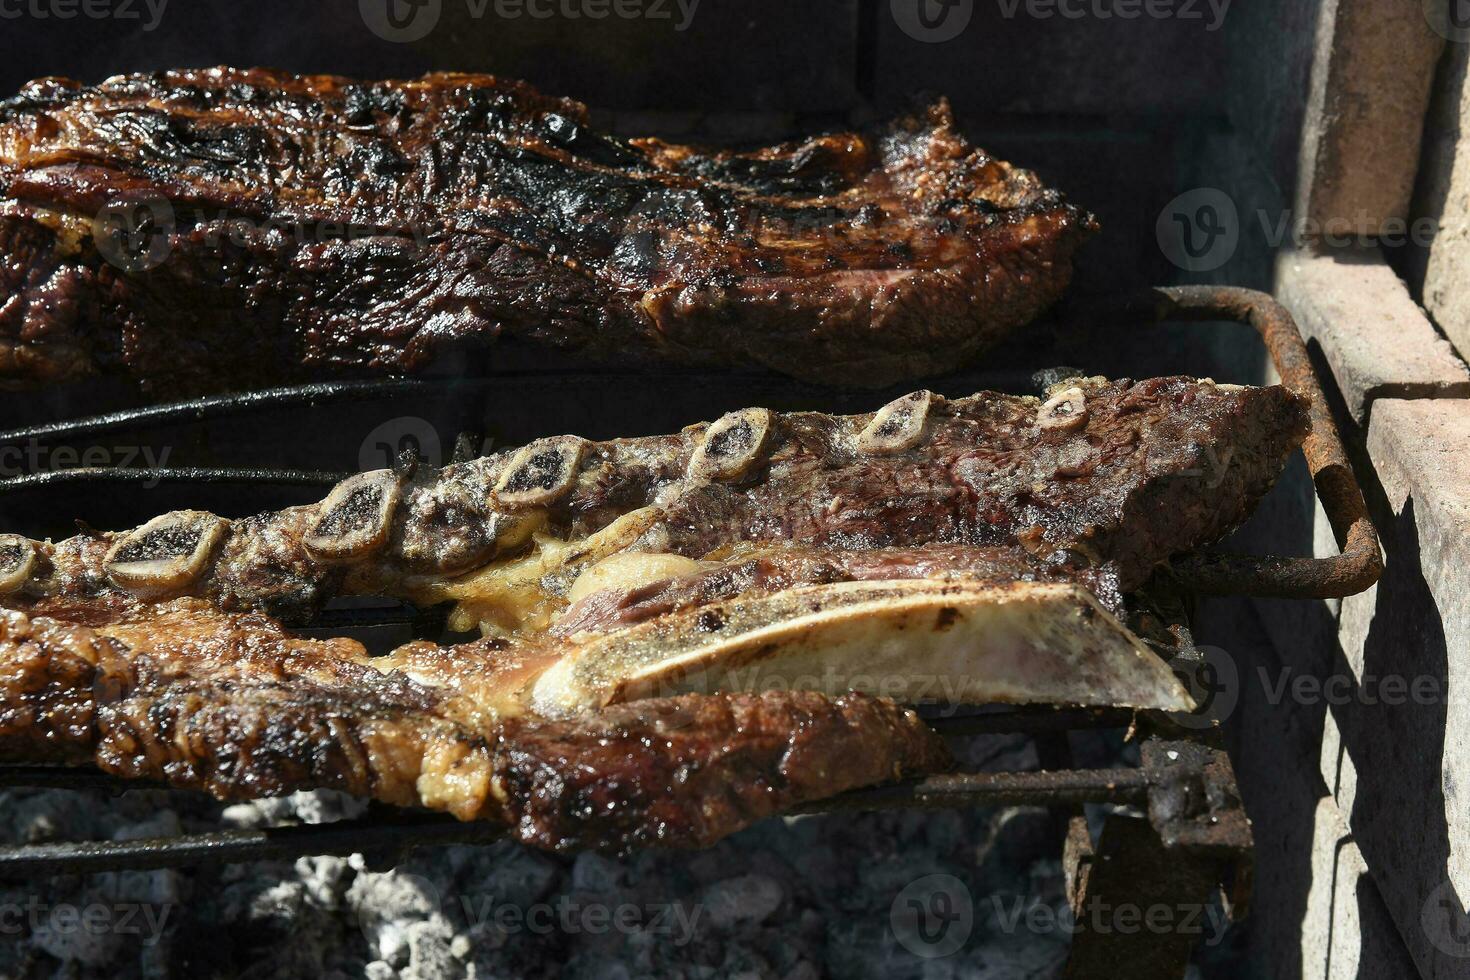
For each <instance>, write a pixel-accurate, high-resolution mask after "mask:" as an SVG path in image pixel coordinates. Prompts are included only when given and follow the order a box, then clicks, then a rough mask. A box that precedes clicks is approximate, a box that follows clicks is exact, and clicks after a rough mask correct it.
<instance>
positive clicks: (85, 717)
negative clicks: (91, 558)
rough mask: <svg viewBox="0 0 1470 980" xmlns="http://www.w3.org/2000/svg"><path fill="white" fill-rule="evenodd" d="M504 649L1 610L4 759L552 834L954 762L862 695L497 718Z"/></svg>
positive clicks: (195, 612) (644, 704) (753, 815)
mask: <svg viewBox="0 0 1470 980" xmlns="http://www.w3.org/2000/svg"><path fill="white" fill-rule="evenodd" d="M501 653H503V651H498V650H495V649H493V645H490V646H489V647H487V645H486V644H467V645H465V646H463V647H454V648H443V649H440V648H432V647H429V646H428V645H425V644H419V645H415V646H413V647H411V648H407V649H405V650H404V651H400V652H399V653H398V654H395V655H394V657H392V658H390V660H389V661H387V662H385V663H384V664H383V665H381V666H377V665H374V664H373V663H372V662H371V661H369V660H368V659H367V658H366V657H365V656H364V655H363V652H362V650H361V648H360V647H358V646H357V645H356V644H354V643H352V642H350V641H345V640H335V641H325V642H322V641H306V640H299V639H292V638H290V637H288V636H286V635H285V634H283V633H282V632H281V631H280V630H279V628H277V627H275V625H274V624H272V623H270V622H269V621H268V620H265V619H263V618H261V617H258V616H222V615H220V614H217V613H212V612H210V611H209V610H207V609H204V608H203V607H201V606H200V605H199V604H198V603H197V602H196V603H188V602H185V603H182V604H178V605H176V606H175V607H173V608H170V609H163V610H155V611H154V612H153V613H152V614H150V615H149V616H147V617H144V618H142V619H140V620H137V621H134V622H126V623H122V624H117V625H114V626H113V627H110V628H109V629H107V630H105V631H101V630H93V629H90V628H88V627H83V626H77V625H75V624H68V623H62V622H58V621H55V620H48V619H31V618H30V617H27V616H25V615H24V614H22V613H16V612H0V759H5V760H8V761H27V762H35V761H39V760H49V761H62V762H69V763H77V764H83V763H87V762H94V763H95V764H96V765H98V766H99V767H100V768H102V769H104V770H106V771H108V772H112V773H116V774H118V775H121V776H126V777H131V778H151V779H156V780H162V781H165V782H167V783H169V784H170V785H173V786H177V787H181V788H197V789H203V790H206V791H208V792H210V793H211V794H213V795H215V796H216V797H219V798H221V799H248V798H254V797H259V796H266V795H276V794H281V793H287V792H291V791H293V790H298V789H311V788H323V787H327V788H335V789H340V790H345V791H347V792H350V793H355V794H358V795H361V796H365V797H372V798H374V799H379V800H383V801H385V802H388V803H393V804H399V805H423V806H428V807H432V808H434V809H441V810H447V811H449V812H451V813H453V814H454V815H455V816H457V817H459V818H460V819H464V820H471V819H483V820H494V821H499V822H502V823H505V824H506V825H507V826H508V827H509V829H510V832H511V833H512V834H513V835H514V836H515V837H517V838H518V839H520V840H521V841H524V842H525V843H528V844H532V845H534V846H537V847H542V848H548V849H554V850H571V849H579V848H589V847H590V848H601V849H610V850H618V849H623V848H627V847H630V846H635V845H636V846H645V845H656V846H664V847H702V846H707V845H709V844H711V843H713V842H714V841H716V840H718V839H720V838H721V837H724V836H726V835H727V834H730V833H732V832H734V831H736V830H739V829H740V828H742V827H744V826H747V825H749V824H750V823H753V822H755V821H757V820H760V819H762V818H764V817H767V816H770V815H772V814H775V813H778V812H781V811H782V810H785V809H787V808H789V807H791V806H794V805H796V804H798V803H802V802H807V801H811V800H815V799H820V798H823V797H826V796H829V795H832V794H834V793H839V792H841V791H843V790H845V789H851V788H856V787H860V786H866V785H871V784H873V783H878V782H883V781H886V780H891V779H896V778H900V777H902V776H904V775H913V774H917V773H922V772H933V771H937V770H942V769H945V768H948V767H949V765H951V760H950V757H949V754H948V752H947V750H946V749H945V746H944V744H943V742H942V741H941V740H940V739H939V738H938V737H937V736H936V735H934V733H933V732H931V731H930V730H929V729H928V728H927V727H926V726H925V725H924V724H923V723H922V722H921V721H920V720H919V718H918V717H917V716H916V715H915V714H914V713H913V712H912V711H907V710H904V709H901V708H899V707H897V706H896V705H894V704H893V703H892V702H891V701H888V700H886V699H880V698H870V697H865V696H862V695H856V694H853V695H846V696H843V697H839V698H835V699H828V698H825V697H823V696H821V695H818V694H812V693H808V692H783V693H767V694H760V695H692V696H685V697H678V698H666V699H654V700H647V701H638V702H633V703H631V704H626V705H620V706H615V707H612V708H608V709H604V710H602V711H599V712H593V713H589V714H587V715H584V716H581V717H578V718H575V719H572V720H567V721H560V722H548V721H541V720H537V719H534V718H529V717H522V718H515V717H510V718H504V717H501V716H500V715H499V714H498V712H497V710H496V705H495V704H494V703H493V702H492V700H490V699H487V698H485V697H483V696H482V695H484V694H486V693H488V692H492V691H496V690H502V689H504V688H505V687H506V686H507V685H511V684H513V683H514V680H515V675H516V673H517V671H519V670H520V669H522V668H523V667H524V666H525V664H524V663H523V662H521V661H519V660H518V659H516V658H515V657H506V656H502V655H500V654H501ZM431 666H432V668H433V669H432V670H429V669H428V668H430V667H431ZM410 674H413V675H414V676H412V677H411V676H409V675H410ZM425 676H433V677H434V679H435V682H436V683H435V684H429V683H426V682H425V681H424V680H423V678H424V677H425ZM456 685H459V686H458V687H457V686H456Z"/></svg>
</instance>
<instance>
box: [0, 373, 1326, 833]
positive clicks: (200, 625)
mask: <svg viewBox="0 0 1470 980" xmlns="http://www.w3.org/2000/svg"><path fill="white" fill-rule="evenodd" d="M1306 427H1307V418H1306V412H1305V406H1304V404H1303V402H1302V400H1301V399H1300V398H1299V397H1298V396H1296V395H1294V394H1292V393H1291V392H1289V391H1288V390H1286V389H1284V388H1279V387H1276V388H1239V387H1233V386H1221V385H1216V384H1214V383H1213V382H1209V381H1196V380H1193V379H1189V378H1163V379H1154V380H1150V381H1143V382H1130V381H1107V380H1104V379H1074V380H1072V381H1069V382H1064V383H1063V384H1061V385H1058V386H1057V387H1055V388H1054V389H1053V391H1052V392H1051V395H1050V397H1049V398H1048V399H1046V400H1045V401H1042V400H1040V399H1036V398H1022V397H1015V396H1008V395H998V394H994V393H982V394H979V395H975V396H972V397H969V398H962V399H954V400H946V399H943V398H940V397H939V396H937V395H934V394H932V393H929V392H916V393H914V394H913V395H909V396H906V397H904V398H901V399H898V400H896V401H894V402H892V403H890V404H889V405H887V406H884V407H883V408H882V409H881V410H879V411H878V412H876V413H873V414H869V415H860V416H852V417H834V416H826V415H819V414H815V413H790V414H780V413H772V412H767V411H765V410H760V409H750V410H745V411H741V412H735V413H731V414H730V415H727V416H725V417H724V418H722V419H720V420H718V421H716V422H714V423H712V424H709V425H700V426H691V427H690V428H688V429H686V430H684V431H683V432H681V433H679V434H677V435H671V436H660V437H651V438H644V439H629V440H614V441H611V442H605V443H596V444H593V443H587V442H584V441H582V440H579V439H576V438H574V437H554V438H550V439H545V440H541V441H539V442H537V443H533V444H531V445H530V446H527V447H523V448H521V449H518V450H509V451H506V452H502V453H499V454H496V455H494V456H491V457H487V458H484V459H481V460H475V461H471V462H467V463H461V464H456V465H454V466H451V467H449V468H447V469H445V470H442V471H437V472H430V471H428V470H427V469H421V470H415V469H414V468H412V467H407V466H406V467H404V468H402V469H401V470H399V471H391V470H385V471H378V472H375V473H369V474H360V475H358V476H355V477H352V478H350V479H348V480H347V481H345V482H344V483H342V484H340V485H339V486H338V487H337V488H335V489H334V490H333V491H332V492H331V493H330V494H329V495H328V496H327V498H326V499H325V500H324V501H322V502H321V503H319V504H317V505H313V506H307V507H298V508H292V509H289V510H286V511H282V512H276V513H267V514H262V515H258V516H256V517H252V518H247V519H244V520H239V521H226V520H224V519H222V518H218V517H215V516H214V515H211V514H207V513H203V512H196V511H185V512H177V513H174V514H170V515H164V516H163V517H161V518H158V519H156V520H154V521H152V522H149V523H148V524H146V525H144V526H143V527H141V528H138V529H134V530H133V531H129V532H125V533H116V534H114V533H100V532H97V533H90V532H89V533H86V534H83V535H81V536H78V537H76V538H72V539H69V540H67V541H63V542H59V543H55V544H52V543H40V542H31V541H28V540H26V539H23V538H18V537H14V536H9V537H4V538H0V591H3V592H5V593H7V594H6V595H5V596H4V599H3V602H4V605H6V606H8V607H11V608H12V609H13V610H15V612H14V613H13V614H11V615H10V617H9V618H8V619H7V620H6V621H5V627H4V630H5V632H4V635H3V636H0V665H3V670H0V754H3V755H4V756H5V757H6V758H9V759H11V760H21V759H29V760H35V759H40V758H45V759H55V760H59V761H66V762H87V761H93V762H95V763H97V764H99V765H101V766H102V767H103V768H105V769H107V770H109V771H112V772H116V773H121V774H124V775H129V776H154V777H158V778H163V779H165V780H168V781H170V782H173V783H176V784H178V785H184V786H198V787H201V788H204V789H207V790H209V791H211V792H214V793H216V794H218V795H221V796H226V797H240V796H249V795H259V794H264V793H277V792H284V791H289V790H292V789H299V788H306V787H311V786H335V787H339V788H344V789H349V790H351V791H353V792H359V793H363V794H364V795H371V796H375V797H377V798H379V799H383V800H386V801H388V802H393V803H419V804H423V805H427V806H431V807H435V808H439V809H445V810H448V811H450V812H453V813H455V814H457V815H459V816H461V817H464V818H475V817H485V818H494V819H501V820H507V821H509V822H511V823H512V825H513V826H514V828H515V833H517V834H518V835H519V836H520V837H521V838H522V839H524V840H527V841H529V842H532V843H537V844H540V845H543V846H554V847H576V846H618V845H620V844H628V843H633V842H654V841H662V842H664V843H670V844H681V843H682V844H702V843H707V842H709V841H710V840H713V839H715V838H716V837H718V836H720V835H722V834H724V833H728V832H730V831H731V830H734V829H737V828H738V827H739V826H742V825H743V824H744V823H746V822H748V821H749V820H751V819H755V818H757V817H759V816H761V815H764V814H766V813H770V812H775V810H778V809H781V808H784V807H787V806H790V805H792V804H794V803H798V802H802V801H804V800H809V799H812V798H814V797H819V796H824V795H828V794H830V793H833V792H837V791H839V790H841V789H845V788H850V787H855V786H859V785H865V784H869V783H873V782H878V781H881V780H883V779H887V778H891V777H893V776H896V775H898V774H900V773H905V772H915V771H923V770H925V769H930V768H933V767H935V766H939V765H942V764H943V761H944V759H945V756H944V754H943V751H942V747H940V746H938V745H937V744H936V743H934V742H933V741H932V739H930V738H929V737H928V736H927V735H926V734H925V733H924V731H923V728H922V726H921V725H920V724H919V723H918V721H917V719H916V718H915V717H914V716H913V715H912V714H909V713H905V712H903V711H901V710H899V709H898V708H896V707H894V706H893V705H892V703H891V702H886V701H882V700H874V699H870V698H865V697H863V696H861V695H846V694H843V693H842V692H844V691H846V690H847V686H844V685H849V684H853V685H857V686H859V687H865V685H863V684H859V683H858V682H857V681H855V680H853V678H854V677H856V676H859V675H863V674H864V673H865V672H866V673H867V674H869V675H872V674H878V675H884V674H885V672H886V677H885V680H898V681H901V682H902V683H900V684H899V685H898V686H897V687H896V688H895V689H894V691H893V693H895V694H897V696H899V697H900V698H901V699H902V700H905V701H916V700H921V699H923V697H925V696H939V697H944V696H949V697H947V698H946V699H948V700H956V699H958V698H956V697H953V696H951V695H954V694H955V692H952V691H942V690H941V691H931V692H928V694H927V695H926V694H925V692H924V690H922V689H920V688H919V687H917V686H916V685H917V683H918V681H916V680H915V677H914V675H916V674H924V673H926V672H933V673H937V674H939V675H944V676H949V677H950V678H951V679H953V678H959V680H960V682H961V683H962V684H965V685H968V686H965V687H963V689H962V690H961V691H960V692H959V695H960V697H970V696H972V695H973V696H976V697H978V698H979V699H982V700H1014V701H1026V700H1041V701H1066V702H1070V703H1116V704H1134V705H1142V706H1150V707H1164V708H1169V709H1178V708H1181V707H1187V706H1188V699H1187V696H1186V695H1184V694H1183V692H1182V690H1181V689H1179V688H1178V685H1177V682H1176V681H1175V680H1174V679H1173V678H1172V676H1171V675H1170V674H1169V673H1168V670H1167V668H1165V667H1164V666H1163V664H1162V663H1159V662H1158V661H1157V659H1156V658H1154V657H1153V656H1152V655H1151V654H1149V653H1148V652H1147V650H1146V649H1144V648H1143V647H1142V646H1141V645H1140V644H1138V642H1137V640H1136V638H1133V637H1132V635H1131V634H1130V633H1128V631H1127V630H1126V629H1125V628H1124V627H1122V626H1121V625H1120V624H1119V623H1118V622H1117V620H1116V619H1115V618H1114V616H1113V615H1112V614H1111V613H1110V612H1109V611H1108V610H1109V607H1112V608H1114V609H1116V608H1117V607H1118V605H1119V604H1120V590H1124V591H1126V590H1131V589H1134V588H1136V587H1137V586H1138V585H1139V584H1140V583H1142V581H1143V580H1144V578H1146V577H1147V576H1148V574H1149V573H1150V572H1151V570H1152V569H1153V568H1154V567H1155V566H1156V565H1157V564H1159V563H1160V562H1163V561H1165V560H1167V559H1168V558H1169V557H1170V556H1172V555H1175V554H1177V553H1179V552H1184V551H1190V550H1193V549H1195V548H1197V547H1199V546H1201V545H1203V544H1205V543H1208V542H1210V541H1212V540H1214V539H1216V538H1218V537H1220V536H1221V535H1223V534H1224V533H1226V532H1228V531H1229V530H1230V529H1231V528H1233V527H1234V526H1236V525H1237V524H1238V523H1239V522H1240V521H1242V520H1243V519H1244V518H1245V517H1246V516H1247V515H1248V514H1249V512H1250V510H1251V508H1252V507H1253V505H1254V503H1255V501H1256V500H1257V499H1258V498H1259V496H1260V495H1261V494H1263V493H1264V492H1265V491H1266V489H1268V488H1269V486H1270V485H1271V483H1272V481H1273V480H1274V479H1275V478H1276V476H1277V475H1278V474H1279V472H1280V470H1281V468H1282V466H1283V465H1284V463H1285V460H1286V457H1287V455H1288V454H1289V453H1290V452H1291V451H1292V450H1293V449H1294V448H1295V447H1296V446H1297V445H1298V444H1299V443H1300V441H1301V439H1302V438H1303V436H1304V434H1305V430H1306ZM364 594H373V595H390V596H395V597H399V598H404V599H407V600H410V601H413V602H415V603H418V604H427V603H454V604H456V611H455V613H454V616H453V617H452V619H451V622H456V621H457V625H459V626H461V627H463V628H469V627H472V626H475V625H479V626H480V627H481V628H482V630H483V631H484V632H485V634H486V635H485V637H484V638H483V639H480V640H477V641H474V642H469V643H463V644H459V645H456V646H448V647H441V646H437V645H434V644H432V643H427V642H415V643H411V644H408V645H406V646H404V647H402V648H400V649H398V650H396V651H394V652H393V653H391V654H389V655H388V656H386V657H378V658H372V657H369V656H368V655H367V654H366V652H365V651H364V650H363V648H362V647H361V645H360V644H357V643H355V642H354V641H351V640H346V639H335V640H305V639H300V638H293V637H291V636H290V634H288V633H286V632H285V631H284V629H283V628H282V627H281V625H280V623H279V619H278V618H272V617H287V618H291V619H294V620H298V621H302V622H306V621H309V620H310V617H311V615H312V613H313V612H314V611H315V610H316V609H318V608H319V607H320V605H321V604H322V603H323V602H325V601H326V600H327V599H329V598H331V597H334V596H345V595H364ZM740 671H749V672H751V673H747V674H746V675H744V679H743V680H737V679H736V678H737V677H739V676H740ZM762 671H764V672H762ZM783 671H784V672H785V674H786V680H788V681H789V680H790V676H791V675H792V674H799V675H802V676H805V675H806V674H807V673H812V674H815V675H821V674H822V673H823V672H824V671H827V672H831V673H833V674H834V677H833V678H832V679H825V680H824V679H822V678H820V677H818V678H816V679H814V680H812V681H811V682H804V683H802V684H799V685H796V686H803V687H814V688H816V689H817V690H819V691H821V692H823V693H821V694H819V693H814V692H811V691H801V692H792V691H786V692H784V693H767V694H765V695H763V696H760V697H754V696H742V695H733V694H707V693H706V694H699V693H694V694H689V693H686V692H689V691H694V692H700V691H729V690H731V687H732V685H733V686H745V687H747V688H754V689H760V688H762V687H764V686H767V685H768V684H771V683H772V682H773V678H775V677H777V676H778V675H780V674H781V673H782V672H783ZM905 685H907V686H905ZM674 695H679V696H677V697H676V696H674ZM701 801H705V802H707V803H708V805H707V806H706V805H705V802H701Z"/></svg>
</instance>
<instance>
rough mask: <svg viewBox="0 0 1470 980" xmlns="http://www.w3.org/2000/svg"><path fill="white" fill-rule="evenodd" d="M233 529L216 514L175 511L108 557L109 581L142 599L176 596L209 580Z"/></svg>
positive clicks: (128, 537)
mask: <svg viewBox="0 0 1470 980" xmlns="http://www.w3.org/2000/svg"><path fill="white" fill-rule="evenodd" d="M227 528H228V525H227V524H226V523H225V522H224V521H223V520H221V519H220V518H218V517H216V516H215V515H213V514H209V513H205V512H204V511H198V510H183V511H176V512H174V513H172V514H164V515H163V516H161V517H155V518H154V519H153V520H151V521H149V522H148V523H147V524H144V525H143V526H142V527H140V528H138V529H137V530H136V531H133V532H132V533H131V534H128V535H125V536H124V537H123V538H121V539H120V540H119V541H118V542H117V543H116V544H114V545H113V546H112V548H111V549H109V550H108V552H107V557H106V558H105V559H104V567H105V568H106V569H107V575H108V577H109V578H111V579H112V581H113V582H115V583H117V585H118V586H120V587H121V588H124V589H127V590H129V591H132V592H135V593H139V594H143V595H159V594H166V593H170V592H177V591H180V590H182V589H184V588H187V587H188V586H189V585H191V584H192V583H193V582H194V581H195V580H196V579H198V578H199V577H200V576H201V575H203V574H204V570H205V568H206V566H208V564H209V559H210V556H211V555H213V554H214V550H215V548H216V547H218V546H219V544H220V542H221V541H222V540H223V539H224V536H225V533H226V530H227Z"/></svg>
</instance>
